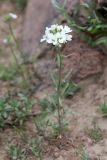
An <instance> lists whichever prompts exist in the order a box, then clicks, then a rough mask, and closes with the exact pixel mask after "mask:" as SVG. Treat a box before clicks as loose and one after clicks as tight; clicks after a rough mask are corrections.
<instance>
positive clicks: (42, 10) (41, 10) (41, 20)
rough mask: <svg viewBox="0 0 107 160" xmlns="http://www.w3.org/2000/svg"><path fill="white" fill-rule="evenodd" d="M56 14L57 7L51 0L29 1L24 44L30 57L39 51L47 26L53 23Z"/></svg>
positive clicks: (24, 48)
mask: <svg viewBox="0 0 107 160" xmlns="http://www.w3.org/2000/svg"><path fill="white" fill-rule="evenodd" d="M55 16H56V13H55V9H54V7H53V6H52V4H51V1H50V0H46V1H43V0H39V1H38V0H29V1H28V6H27V9H26V16H25V22H24V30H23V44H22V48H23V51H24V53H26V55H27V56H28V57H29V56H30V55H31V54H32V53H35V52H36V51H37V48H38V46H39V44H40V39H41V38H42V35H43V33H44V30H45V27H46V26H49V25H50V24H51V23H52V20H53V18H54V17H55ZM28 57H27V58H28Z"/></svg>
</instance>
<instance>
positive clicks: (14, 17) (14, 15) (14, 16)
mask: <svg viewBox="0 0 107 160" xmlns="http://www.w3.org/2000/svg"><path fill="white" fill-rule="evenodd" d="M9 16H10V17H11V18H12V19H17V17H18V16H17V15H16V14H14V13H9Z"/></svg>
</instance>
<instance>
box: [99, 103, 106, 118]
mask: <svg viewBox="0 0 107 160" xmlns="http://www.w3.org/2000/svg"><path fill="white" fill-rule="evenodd" d="M100 111H101V113H102V115H103V116H104V117H107V104H106V103H103V104H101V105H100Z"/></svg>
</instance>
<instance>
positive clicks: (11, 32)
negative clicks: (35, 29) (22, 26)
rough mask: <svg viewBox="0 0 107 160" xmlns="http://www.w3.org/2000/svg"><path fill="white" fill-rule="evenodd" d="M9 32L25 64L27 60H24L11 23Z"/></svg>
mask: <svg viewBox="0 0 107 160" xmlns="http://www.w3.org/2000/svg"><path fill="white" fill-rule="evenodd" d="M9 30H10V34H11V35H12V37H13V40H14V42H15V45H16V48H17V50H18V51H19V53H20V55H21V58H22V59H23V62H24V63H25V59H24V55H23V52H22V51H21V49H20V47H19V45H18V42H17V39H16V37H15V35H14V32H13V29H12V26H11V23H9Z"/></svg>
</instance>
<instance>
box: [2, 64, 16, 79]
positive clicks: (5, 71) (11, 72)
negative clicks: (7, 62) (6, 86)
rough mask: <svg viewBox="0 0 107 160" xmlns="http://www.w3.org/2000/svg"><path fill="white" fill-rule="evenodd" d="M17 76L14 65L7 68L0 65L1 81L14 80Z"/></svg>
mask: <svg viewBox="0 0 107 160" xmlns="http://www.w3.org/2000/svg"><path fill="white" fill-rule="evenodd" d="M16 76H17V68H16V67H15V65H14V66H13V65H11V66H9V67H7V66H3V65H0V79H1V80H2V81H10V80H14V79H15V78H16Z"/></svg>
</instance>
